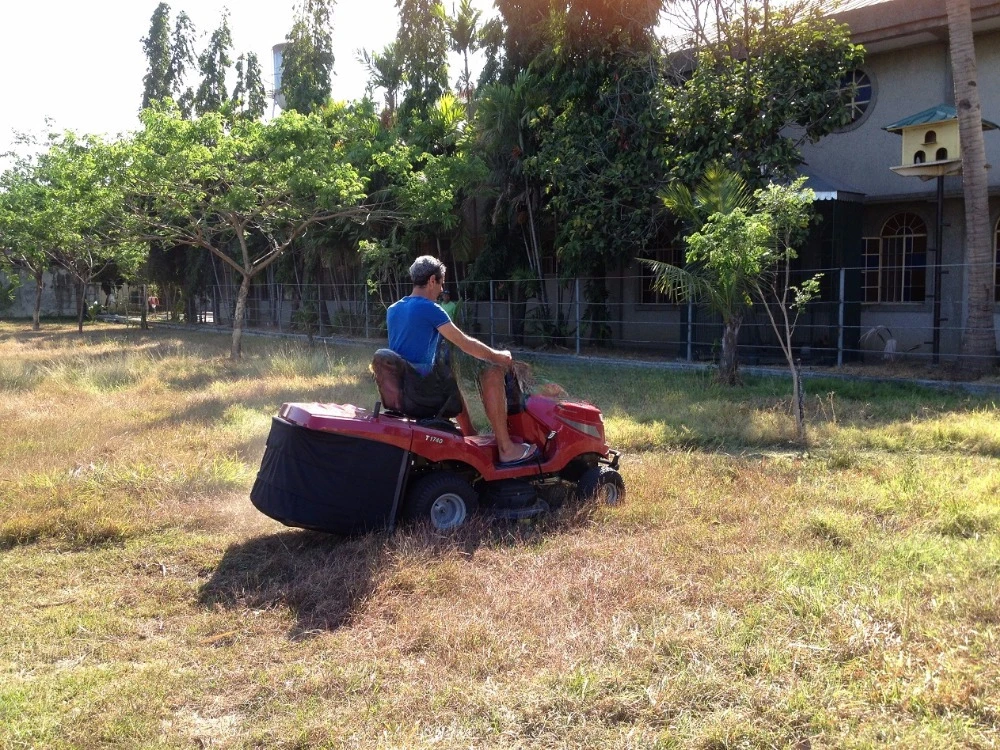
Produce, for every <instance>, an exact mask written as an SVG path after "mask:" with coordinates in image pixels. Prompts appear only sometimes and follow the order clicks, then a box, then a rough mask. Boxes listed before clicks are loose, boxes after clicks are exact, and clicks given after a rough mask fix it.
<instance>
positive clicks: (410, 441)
mask: <svg viewBox="0 0 1000 750" xmlns="http://www.w3.org/2000/svg"><path fill="white" fill-rule="evenodd" d="M526 371H527V370H526V368H525V367H524V366H522V365H521V364H520V363H518V365H517V366H515V368H514V372H515V373H522V374H523V373H525V372H526ZM372 372H373V374H374V376H375V381H376V384H377V385H378V389H379V396H380V398H381V401H379V402H376V403H375V408H374V409H372V410H371V411H368V410H366V409H361V408H358V407H356V406H352V405H350V404H320V403H286V404H282V406H281V409H280V411H279V413H278V416H276V417H274V418H273V420H272V425H271V432H270V434H269V435H268V439H267V448H266V450H265V452H264V458H263V460H262V462H261V467H260V472H259V473H258V475H257V481H256V482H255V484H254V487H253V490H252V491H251V494H250V498H251V501H252V502H253V504H254V505H255V506H256V507H257V509H258V510H260V511H261V512H262V513H264V514H265V515H268V516H270V517H271V518H274V519H276V520H278V521H280V522H282V523H284V524H285V525H287V526H297V527H302V528H308V529H316V530H320V531H327V532H331V533H335V534H358V533H364V532H366V531H371V530H376V529H389V530H392V529H394V528H395V526H396V524H397V522H398V521H399V520H400V519H405V520H411V521H427V522H429V523H430V524H431V525H432V526H433V527H434V528H435V529H438V530H441V531H444V530H448V529H454V528H456V527H459V526H461V525H462V524H463V523H465V521H466V520H467V519H469V517H470V516H472V515H473V514H475V513H477V512H483V513H485V514H489V515H491V516H493V517H496V518H504V519H522V518H530V517H532V516H536V515H539V514H541V513H544V512H546V511H547V510H549V509H550V508H552V507H557V506H559V505H562V504H563V503H564V502H566V501H568V500H572V499H580V500H589V499H591V498H595V497H596V498H597V499H599V500H600V501H603V502H604V503H607V504H611V505H614V504H618V503H621V502H622V501H624V499H625V483H624V481H623V480H622V476H621V474H620V473H619V471H618V458H619V454H618V452H617V451H614V450H612V449H611V448H610V447H609V446H608V444H607V443H606V442H605V437H604V420H603V418H602V416H601V412H600V410H599V409H597V408H596V407H595V406H592V405H590V404H587V403H580V402H573V401H568V400H563V399H559V398H552V397H547V396H544V395H540V394H531V393H529V392H528V389H527V387H526V382H525V378H524V377H523V376H518V375H515V374H514V373H511V374H509V375H508V377H507V412H508V425H509V428H510V433H511V437H512V439H513V440H514V441H515V442H516V441H521V442H525V443H530V444H533V445H536V446H538V448H539V450H538V451H537V452H536V454H535V458H534V459H533V460H530V461H528V462H523V463H518V464H516V465H512V466H511V465H499V464H498V461H499V454H498V451H497V444H496V439H495V438H494V437H493V435H472V436H466V435H462V433H461V430H460V429H459V427H458V425H457V424H456V423H455V422H454V421H453V420H452V419H450V417H454V416H456V415H457V414H458V413H459V412H460V411H461V403H460V401H459V400H458V384H457V382H456V381H455V378H454V377H453V375H452V373H451V369H450V367H449V366H448V365H447V361H446V357H444V356H439V357H438V361H437V362H436V363H435V365H434V367H433V369H432V371H431V373H430V374H427V375H422V374H420V373H417V372H416V370H415V369H414V368H413V367H412V366H411V365H409V364H408V363H407V362H406V361H405V360H403V359H402V358H401V357H399V355H397V354H395V352H392V351H391V350H389V349H380V350H379V351H378V352H376V354H375V359H374V361H373V363H372ZM383 407H384V408H383Z"/></svg>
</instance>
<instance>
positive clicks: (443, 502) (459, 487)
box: [404, 471, 479, 531]
mask: <svg viewBox="0 0 1000 750" xmlns="http://www.w3.org/2000/svg"><path fill="white" fill-rule="evenodd" d="M478 499H479V498H478V495H477V494H476V491H475V490H474V489H472V485H470V484H469V483H468V482H466V481H465V480H464V479H462V478H461V477H459V476H457V475H455V474H451V473H449V472H446V471H436V472H434V473H433V474H428V475H427V476H425V477H421V478H420V479H418V480H417V481H416V482H414V484H413V487H412V488H411V489H410V491H409V493H407V497H406V507H405V509H404V514H405V516H406V518H407V519H409V520H411V521H418V522H419V521H429V522H430V524H431V526H433V527H434V528H435V529H437V530H438V531H448V530H450V529H455V528H458V527H459V526H461V525H462V524H464V523H465V522H466V521H467V520H468V519H469V516H471V515H472V514H473V513H475V512H476V511H477V510H478V509H479V502H478Z"/></svg>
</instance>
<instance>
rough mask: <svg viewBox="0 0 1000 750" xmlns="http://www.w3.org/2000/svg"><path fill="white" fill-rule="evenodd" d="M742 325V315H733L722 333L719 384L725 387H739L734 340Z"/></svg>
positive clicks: (737, 362) (737, 360)
mask: <svg viewBox="0 0 1000 750" xmlns="http://www.w3.org/2000/svg"><path fill="white" fill-rule="evenodd" d="M742 324H743V316H742V315H734V316H733V317H731V318H730V319H729V320H727V321H726V327H725V328H724V329H723V331H722V354H721V355H720V356H719V382H720V383H724V384H725V385H740V384H741V383H742V381H741V380H740V373H739V359H738V357H737V351H736V340H737V339H738V338H739V335H740V326H741V325H742Z"/></svg>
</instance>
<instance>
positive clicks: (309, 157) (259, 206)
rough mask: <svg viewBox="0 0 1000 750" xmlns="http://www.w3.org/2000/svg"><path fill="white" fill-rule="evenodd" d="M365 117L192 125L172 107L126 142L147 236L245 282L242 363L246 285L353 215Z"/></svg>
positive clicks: (340, 112)
mask: <svg viewBox="0 0 1000 750" xmlns="http://www.w3.org/2000/svg"><path fill="white" fill-rule="evenodd" d="M372 117H373V115H372V113H371V112H370V110H365V109H363V108H362V109H361V110H360V111H358V110H353V109H349V108H345V107H331V108H330V109H328V110H325V111H323V112H315V113H311V114H309V115H302V114H299V113H297V112H294V111H289V112H285V113H283V114H282V115H281V116H280V117H277V118H275V119H274V120H272V121H271V122H269V123H266V124H265V123H261V122H259V121H256V120H248V119H237V120H235V121H233V122H229V121H227V118H225V117H224V116H223V115H222V114H219V113H209V114H206V115H203V116H202V117H200V118H198V119H196V120H193V121H189V120H185V119H183V118H182V117H181V114H180V112H179V111H177V110H176V109H171V108H167V109H149V110H145V111H144V112H143V123H144V125H145V130H144V131H143V132H141V133H139V134H138V135H137V136H136V138H135V139H134V141H133V142H132V143H131V144H129V153H130V156H131V164H130V170H129V173H128V175H129V179H130V181H131V209H132V211H133V212H134V213H135V214H136V215H137V216H139V217H140V219H141V221H142V222H144V224H145V225H146V226H147V227H149V230H150V232H151V235H154V236H156V237H157V238H160V239H162V240H163V241H165V242H166V243H168V244H175V245H188V246H191V247H193V248H200V249H201V250H203V251H208V252H210V253H212V254H213V255H215V256H216V257H217V258H219V259H220V260H221V261H222V262H223V263H225V264H227V265H228V266H229V267H230V268H231V269H232V270H233V271H234V272H235V273H236V274H237V275H238V276H239V277H241V278H242V279H243V282H242V284H241V286H240V292H239V298H238V300H237V308H236V313H235V315H234V333H233V349H232V355H233V357H234V358H235V357H239V356H240V335H241V332H242V329H241V326H242V305H243V304H244V303H245V300H246V293H247V290H248V289H249V282H250V279H252V278H253V277H254V276H256V275H257V274H259V273H261V272H262V271H263V270H264V269H265V268H267V267H268V266H269V265H271V263H273V262H274V261H275V260H277V259H278V258H279V257H280V256H281V255H282V254H284V253H285V252H286V251H287V250H288V249H289V248H290V247H291V246H292V243H293V242H294V241H295V240H296V239H297V238H298V237H300V236H301V235H302V234H303V233H304V232H305V231H306V230H307V229H309V228H310V227H312V226H314V225H317V224H319V223H321V222H326V221H330V220H333V219H337V218H341V219H343V218H349V217H351V216H356V217H357V218H359V219H360V218H362V217H363V216H364V215H365V214H366V213H367V210H366V209H362V208H360V207H359V206H360V204H361V203H362V201H363V200H364V198H365V178H364V177H363V176H362V174H361V173H360V171H359V168H358V167H357V166H356V163H355V161H352V158H353V159H355V160H361V161H363V160H364V159H365V158H366V154H365V150H364V148H363V146H359V144H364V143H365V142H366V138H368V137H369V135H368V134H370V133H371V118H372Z"/></svg>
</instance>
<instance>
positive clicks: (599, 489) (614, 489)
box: [576, 466, 625, 505]
mask: <svg viewBox="0 0 1000 750" xmlns="http://www.w3.org/2000/svg"><path fill="white" fill-rule="evenodd" d="M576 496H577V497H578V498H579V499H580V500H597V501H598V502H599V503H602V504H603V505H620V504H621V503H623V502H625V480H624V479H622V475H621V474H619V473H618V471H616V470H615V469H612V468H611V467H610V466H595V467H593V468H591V469H587V471H585V472H584V474H583V476H582V477H580V481H579V482H578V483H577V485H576Z"/></svg>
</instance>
